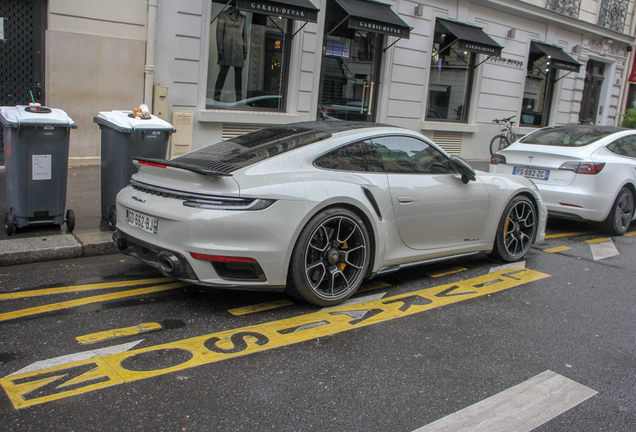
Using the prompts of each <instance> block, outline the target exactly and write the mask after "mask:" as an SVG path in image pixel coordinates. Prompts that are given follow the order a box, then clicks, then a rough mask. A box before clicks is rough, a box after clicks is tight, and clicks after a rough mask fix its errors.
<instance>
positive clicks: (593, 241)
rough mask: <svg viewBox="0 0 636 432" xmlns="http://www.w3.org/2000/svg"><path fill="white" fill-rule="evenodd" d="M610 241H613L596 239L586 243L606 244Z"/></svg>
mask: <svg viewBox="0 0 636 432" xmlns="http://www.w3.org/2000/svg"><path fill="white" fill-rule="evenodd" d="M608 241H612V240H611V239H608V238H596V239H592V240H585V243H605V242H608Z"/></svg>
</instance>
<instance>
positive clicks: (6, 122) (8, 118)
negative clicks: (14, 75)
mask: <svg viewBox="0 0 636 432" xmlns="http://www.w3.org/2000/svg"><path fill="white" fill-rule="evenodd" d="M0 123H2V126H4V127H12V128H19V127H20V126H39V125H56V126H67V127H70V128H72V129H77V125H76V124H75V122H74V121H73V119H72V118H70V117H69V116H68V114H66V112H65V111H63V110H61V109H58V108H47V107H40V106H37V107H30V106H29V105H16V106H3V107H0Z"/></svg>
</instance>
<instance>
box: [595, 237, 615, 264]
mask: <svg viewBox="0 0 636 432" xmlns="http://www.w3.org/2000/svg"><path fill="white" fill-rule="evenodd" d="M590 249H591V250H592V255H593V256H594V261H598V260H602V259H605V258H609V257H613V256H616V255H620V252H619V251H618V249H616V246H615V245H614V242H613V241H612V240H611V239H610V240H609V241H606V242H603V243H590Z"/></svg>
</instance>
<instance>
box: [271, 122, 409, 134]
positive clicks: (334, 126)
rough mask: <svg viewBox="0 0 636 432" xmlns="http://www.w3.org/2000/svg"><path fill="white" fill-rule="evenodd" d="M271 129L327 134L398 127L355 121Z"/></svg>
mask: <svg viewBox="0 0 636 432" xmlns="http://www.w3.org/2000/svg"><path fill="white" fill-rule="evenodd" d="M272 127H273V128H276V129H279V130H289V129H297V128H302V129H304V130H307V131H310V130H314V131H316V132H327V133H332V134H333V133H338V132H344V131H348V130H353V129H365V128H375V127H398V126H392V125H387V124H382V123H369V122H360V121H358V122H356V121H322V120H321V121H307V122H297V123H288V124H283V125H279V126H272Z"/></svg>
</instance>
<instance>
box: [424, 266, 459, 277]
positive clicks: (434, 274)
mask: <svg viewBox="0 0 636 432" xmlns="http://www.w3.org/2000/svg"><path fill="white" fill-rule="evenodd" d="M467 270H468V269H467V268H465V267H452V268H449V269H446V270H440V271H436V272H431V273H426V276H429V277H432V278H438V277H442V276H448V275H451V274H455V273H459V272H463V271H467Z"/></svg>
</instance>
